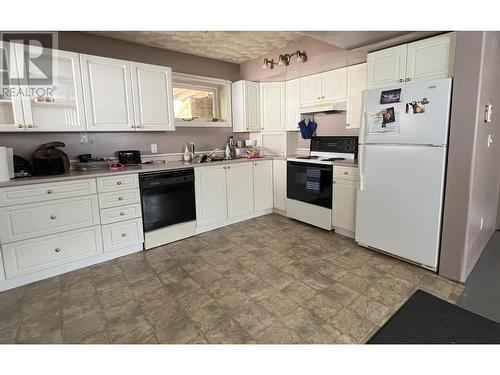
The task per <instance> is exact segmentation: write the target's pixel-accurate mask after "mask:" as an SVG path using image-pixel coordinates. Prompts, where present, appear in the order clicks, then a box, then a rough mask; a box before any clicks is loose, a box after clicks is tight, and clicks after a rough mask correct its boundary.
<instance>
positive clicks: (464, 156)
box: [439, 32, 500, 281]
mask: <svg viewBox="0 0 500 375" xmlns="http://www.w3.org/2000/svg"><path fill="white" fill-rule="evenodd" d="M499 61H500V32H458V33H457V44H456V57H455V76H454V86H453V102H452V113H451V125H450V139H449V154H448V171H447V178H446V192H445V204H444V217H443V235H442V243H441V258H440V264H439V267H440V268H439V273H440V274H441V275H443V276H445V277H448V278H451V279H455V280H459V281H465V280H466V279H467V277H468V275H469V274H470V272H471V271H472V268H473V267H474V265H475V263H476V261H477V259H478V258H479V256H480V255H481V253H482V251H483V249H484V247H485V246H486V244H487V243H488V241H489V239H490V238H491V235H492V234H493V232H494V231H495V228H496V220H497V214H498V199H499V184H500V166H499V160H500V145H499V144H498V143H499V142H498V140H499V139H500V116H499V115H498V114H496V115H495V113H494V115H493V118H492V119H493V121H492V122H491V123H489V124H487V123H485V122H484V121H483V116H484V106H485V103H486V102H490V103H492V104H493V107H494V108H500V65H499V63H498V62H499ZM488 134H491V135H492V137H493V140H494V142H493V144H492V145H491V147H489V148H488V147H487V146H486V145H487V137H488ZM481 217H482V218H483V219H484V224H483V229H482V230H481V229H480V221H481Z"/></svg>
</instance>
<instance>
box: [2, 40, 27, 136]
mask: <svg viewBox="0 0 500 375" xmlns="http://www.w3.org/2000/svg"><path fill="white" fill-rule="evenodd" d="M11 46H12V45H11V44H10V43H7V42H0V74H2V75H3V79H2V85H1V87H0V88H1V90H2V91H1V92H0V131H4V132H19V131H25V122H24V116H23V108H22V104H21V97H20V96H19V95H15V93H16V92H17V91H19V88H20V87H19V79H18V77H19V74H18V70H17V63H16V53H15V52H14V50H13V49H11Z"/></svg>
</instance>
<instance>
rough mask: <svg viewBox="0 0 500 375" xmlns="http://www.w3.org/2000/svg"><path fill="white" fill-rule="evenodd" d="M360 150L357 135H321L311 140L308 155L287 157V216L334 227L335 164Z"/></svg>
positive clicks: (353, 157) (351, 158) (313, 223)
mask: <svg viewBox="0 0 500 375" xmlns="http://www.w3.org/2000/svg"><path fill="white" fill-rule="evenodd" d="M357 153H358V137H346V136H338V137H337V136H327V137H325V136H322V137H313V138H312V139H311V146H310V153H309V155H297V156H293V157H289V158H287V216H288V217H291V218H293V219H296V220H299V221H303V222H305V223H308V224H311V225H315V226H318V227H320V228H323V229H326V230H331V229H332V204H333V164H334V163H335V162H336V161H339V160H354V159H355V158H356V157H357Z"/></svg>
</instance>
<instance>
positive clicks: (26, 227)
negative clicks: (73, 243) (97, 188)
mask: <svg viewBox="0 0 500 375" xmlns="http://www.w3.org/2000/svg"><path fill="white" fill-rule="evenodd" d="M97 224H99V208H98V204H97V196H96V195H88V196H85V197H79V198H68V199H60V200H57V201H54V202H50V203H45V202H44V203H31V204H25V205H20V206H13V207H4V208H0V240H1V241H2V243H8V242H13V241H19V240H25V239H28V238H34V237H38V236H45V235H47V234H52V233H58V232H63V231H67V230H71V229H77V228H82V227H89V226H91V225H97Z"/></svg>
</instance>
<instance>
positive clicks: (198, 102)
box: [172, 73, 231, 127]
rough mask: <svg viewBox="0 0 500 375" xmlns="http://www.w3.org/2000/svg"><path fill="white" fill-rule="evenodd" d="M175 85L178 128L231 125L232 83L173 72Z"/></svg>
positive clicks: (175, 113) (174, 94)
mask: <svg viewBox="0 0 500 375" xmlns="http://www.w3.org/2000/svg"><path fill="white" fill-rule="evenodd" d="M172 85H173V96H174V115H175V123H176V126H186V127H195V126H212V127H221V126H223V127H230V126H231V118H230V113H231V110H230V95H229V94H230V88H231V86H230V85H231V83H230V82H228V81H224V80H219V79H213V78H206V77H199V76H193V75H188V74H179V73H174V74H173V76H172Z"/></svg>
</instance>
